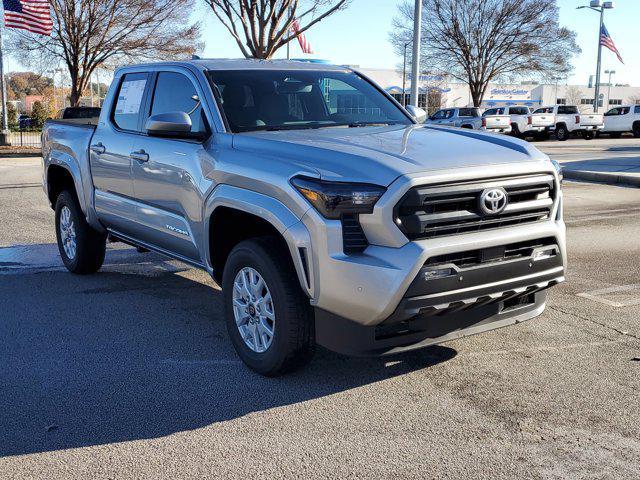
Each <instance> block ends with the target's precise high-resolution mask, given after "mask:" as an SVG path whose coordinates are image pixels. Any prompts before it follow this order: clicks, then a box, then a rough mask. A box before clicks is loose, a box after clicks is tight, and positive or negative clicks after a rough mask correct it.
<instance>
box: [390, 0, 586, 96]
mask: <svg viewBox="0 0 640 480" xmlns="http://www.w3.org/2000/svg"><path fill="white" fill-rule="evenodd" d="M422 1H423V19H422V25H423V32H422V39H423V45H422V46H421V52H422V54H421V67H424V68H428V69H429V70H430V71H433V70H439V71H441V72H444V73H447V74H448V75H449V76H450V77H452V78H454V79H457V80H460V81H463V82H466V83H468V85H469V89H470V91H471V98H472V99H473V104H474V105H475V106H480V104H481V103H482V99H483V98H484V94H485V92H486V89H487V86H488V85H489V82H492V81H497V80H500V79H505V80H514V79H517V78H522V77H525V76H526V77H527V78H531V77H532V76H540V77H546V76H550V75H560V74H565V75H566V74H567V73H568V72H569V71H570V70H571V69H572V66H571V63H570V60H571V57H572V55H574V54H577V53H579V52H580V49H579V47H578V46H577V44H576V41H575V33H574V32H572V31H571V30H568V29H566V28H564V27H561V26H560V25H559V23H558V7H557V5H556V2H555V0H422ZM393 25H394V30H393V31H392V32H391V33H390V39H391V42H392V43H393V45H394V46H395V49H396V51H397V52H398V54H399V55H400V54H402V50H403V48H404V44H405V43H406V42H407V41H410V38H411V31H412V25H413V2H405V3H403V4H401V5H400V10H399V14H398V16H397V17H396V18H394V22H393Z"/></svg>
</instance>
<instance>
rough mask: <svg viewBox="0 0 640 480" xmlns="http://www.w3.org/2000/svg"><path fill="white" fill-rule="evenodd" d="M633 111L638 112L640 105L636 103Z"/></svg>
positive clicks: (639, 111)
mask: <svg viewBox="0 0 640 480" xmlns="http://www.w3.org/2000/svg"><path fill="white" fill-rule="evenodd" d="M633 113H635V114H636V115H637V114H639V113H640V105H636V106H635V107H634V108H633Z"/></svg>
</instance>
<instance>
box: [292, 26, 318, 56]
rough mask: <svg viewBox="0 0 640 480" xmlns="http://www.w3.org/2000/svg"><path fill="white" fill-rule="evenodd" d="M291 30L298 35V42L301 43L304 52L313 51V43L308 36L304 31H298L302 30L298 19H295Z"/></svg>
mask: <svg viewBox="0 0 640 480" xmlns="http://www.w3.org/2000/svg"><path fill="white" fill-rule="evenodd" d="M291 30H292V31H293V33H295V34H296V36H297V37H298V43H299V44H300V48H301V49H302V52H303V53H313V50H312V49H311V44H310V43H309V41H308V40H307V37H305V36H304V33H298V32H299V31H300V23H298V20H297V19H296V20H294V21H293V23H292V24H291Z"/></svg>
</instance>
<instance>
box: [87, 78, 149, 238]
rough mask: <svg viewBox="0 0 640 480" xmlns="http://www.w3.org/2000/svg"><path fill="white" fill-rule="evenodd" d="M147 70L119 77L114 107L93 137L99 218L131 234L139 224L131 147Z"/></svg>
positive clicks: (137, 131)
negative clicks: (137, 222) (137, 221)
mask: <svg viewBox="0 0 640 480" xmlns="http://www.w3.org/2000/svg"><path fill="white" fill-rule="evenodd" d="M148 80H149V76H148V74H147V73H126V74H124V75H123V76H122V77H120V79H116V80H115V81H119V82H120V84H119V86H118V93H117V97H116V98H115V99H114V102H112V103H114V104H115V106H114V107H113V111H112V112H109V115H108V116H107V117H104V116H103V120H102V121H101V123H100V125H99V126H98V128H97V129H96V133H95V134H94V136H93V138H92V139H91V146H90V147H89V149H90V152H89V155H90V163H91V176H92V178H93V184H94V187H95V207H96V212H97V213H98V217H99V218H100V221H101V222H102V223H103V224H104V225H105V226H106V227H107V228H110V229H112V230H115V231H117V232H120V233H124V234H131V231H132V230H133V229H135V224H136V219H137V216H136V207H135V194H134V190H133V172H132V170H131V166H132V162H131V157H130V153H131V147H132V145H133V143H134V141H135V139H137V138H139V136H140V121H141V116H142V115H141V114H142V112H143V104H144V99H145V96H146V95H145V92H146V90H147V87H148Z"/></svg>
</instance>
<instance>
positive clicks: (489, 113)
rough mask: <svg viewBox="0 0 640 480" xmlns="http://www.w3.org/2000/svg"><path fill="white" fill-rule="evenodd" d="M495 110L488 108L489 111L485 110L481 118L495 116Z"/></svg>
mask: <svg viewBox="0 0 640 480" xmlns="http://www.w3.org/2000/svg"><path fill="white" fill-rule="evenodd" d="M496 111H497V110H496V109H495V108H490V109H489V110H485V112H484V113H483V114H482V116H483V117H487V116H489V115H495V114H496Z"/></svg>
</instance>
